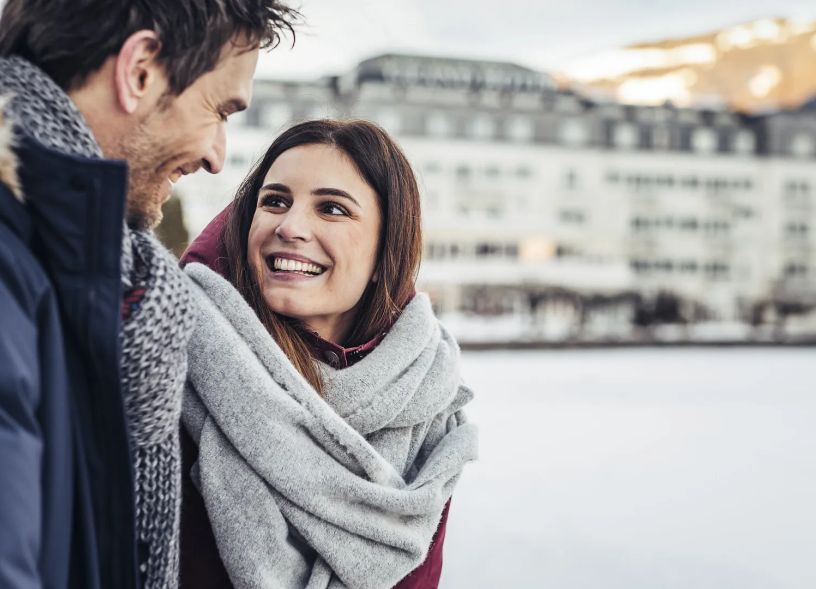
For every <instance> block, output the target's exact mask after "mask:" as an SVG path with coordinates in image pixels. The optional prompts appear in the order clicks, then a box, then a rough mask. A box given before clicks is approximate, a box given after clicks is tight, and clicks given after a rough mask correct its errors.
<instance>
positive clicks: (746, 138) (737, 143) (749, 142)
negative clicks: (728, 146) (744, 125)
mask: <svg viewBox="0 0 816 589" xmlns="http://www.w3.org/2000/svg"><path fill="white" fill-rule="evenodd" d="M755 147H756V137H754V134H753V133H752V132H751V131H746V130H742V131H738V132H737V134H736V135H735V136H734V152H735V153H738V154H740V155H747V154H750V153H753V151H754V148H755Z"/></svg>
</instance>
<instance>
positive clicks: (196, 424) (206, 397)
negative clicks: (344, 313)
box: [182, 264, 477, 589]
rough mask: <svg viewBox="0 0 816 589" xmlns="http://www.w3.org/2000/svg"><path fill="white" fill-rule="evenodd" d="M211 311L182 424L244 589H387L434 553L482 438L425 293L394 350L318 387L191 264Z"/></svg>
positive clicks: (199, 330) (202, 322)
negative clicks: (443, 519) (445, 512)
mask: <svg viewBox="0 0 816 589" xmlns="http://www.w3.org/2000/svg"><path fill="white" fill-rule="evenodd" d="M185 272H187V273H188V274H189V275H190V276H191V277H192V278H193V280H194V282H195V283H196V286H195V287H194V288H193V293H194V296H195V297H196V299H197V301H198V307H199V310H200V313H201V315H200V318H199V321H198V324H197V326H196V329H195V331H194V333H193V337H192V339H191V341H190V373H189V386H188V387H187V389H186V391H185V396H184V408H183V412H182V419H183V422H184V425H185V427H186V428H187V430H188V431H189V432H190V434H191V437H192V438H193V440H194V441H195V442H196V443H197V444H198V446H199V454H198V462H197V463H196V465H195V466H194V467H193V471H192V477H193V481H194V482H196V484H197V485H198V487H199V489H200V492H201V495H202V497H203V499H204V502H205V504H206V507H207V512H208V515H209V517H210V521H211V523H212V529H213V533H214V535H215V539H216V543H217V545H218V551H219V553H220V556H221V559H222V562H223V563H224V566H225V568H226V570H227V572H228V574H229V576H230V580H231V581H232V583H233V584H234V586H235V587H236V588H237V589H243V588H246V589H249V588H252V589H273V588H274V589H302V588H303V587H306V588H307V589H326V588H332V589H339V588H342V587H354V588H359V589H367V588H371V589H375V588H376V589H382V588H385V587H393V586H394V584H395V583H397V582H398V581H399V580H400V579H402V578H404V577H405V576H406V575H407V574H408V573H410V572H411V571H412V570H413V569H414V568H416V567H417V566H418V565H419V564H421V563H422V561H423V560H424V558H425V555H426V553H427V551H428V548H429V546H430V544H431V540H432V538H433V534H434V532H435V531H436V529H437V525H438V523H439V518H440V515H441V513H442V509H443V507H444V505H445V503H446V502H447V500H448V499H449V498H450V496H451V493H452V491H453V488H454V485H455V484H456V482H457V481H458V479H459V476H460V474H461V472H462V469H463V467H464V465H465V463H467V462H468V461H470V460H473V459H475V458H476V454H477V433H476V429H475V427H474V426H473V425H472V424H470V423H467V420H466V419H465V415H464V413H463V412H462V407H463V406H464V405H466V404H467V403H468V402H469V401H470V400H471V398H472V396H473V394H472V393H471V391H470V390H469V389H468V388H467V387H465V386H464V385H462V384H461V377H460V371H459V348H458V346H457V345H456V342H455V341H454V340H453V338H452V337H451V336H450V335H449V334H448V333H447V331H446V330H445V329H444V328H443V327H442V326H441V325H440V324H439V322H438V321H437V320H436V318H435V317H434V315H433V311H432V310H431V305H430V301H429V300H428V298H427V296H425V295H421V294H420V295H417V296H416V297H415V298H414V300H412V301H411V303H409V304H408V306H407V307H406V308H405V310H404V311H403V313H402V314H401V315H400V317H399V319H398V320H397V321H396V323H395V324H394V326H393V327H392V328H391V330H390V331H389V332H388V334H387V335H386V336H385V338H384V339H383V340H382V342H380V344H379V345H378V346H377V347H376V348H375V349H374V350H373V351H372V352H371V353H370V354H369V355H368V356H366V357H365V358H363V359H362V360H360V361H359V362H357V363H356V364H354V365H353V366H350V367H348V368H345V369H343V370H334V369H332V368H330V367H329V366H327V365H321V369H322V371H323V378H324V383H325V392H324V397H323V398H321V397H320V396H319V395H318V394H317V392H316V391H315V390H314V389H313V388H312V387H311V386H310V385H309V384H308V383H307V382H306V381H305V379H304V378H303V377H302V376H301V375H300V374H299V373H298V372H297V371H296V370H295V369H294V367H293V366H292V364H291V362H290V361H289V359H288V358H287V357H286V355H285V354H284V353H283V352H282V351H281V349H280V348H279V347H278V346H277V344H276V343H275V341H274V340H273V339H272V337H271V336H270V335H269V333H268V332H267V331H266V330H265V329H264V327H263V325H262V324H261V323H260V321H259V320H258V318H257V317H256V315H255V314H254V312H253V311H252V310H251V309H250V307H249V306H248V305H247V303H246V302H245V301H244V300H243V298H242V297H241V295H240V294H239V293H238V291H236V290H235V289H234V288H233V287H232V285H230V284H229V282H227V281H226V280H224V279H223V278H222V277H220V276H219V275H218V274H216V273H215V272H213V271H212V270H210V269H209V268H207V267H206V266H203V265H201V264H188V265H187V267H186V268H185Z"/></svg>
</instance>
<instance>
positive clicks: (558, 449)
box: [441, 348, 816, 589]
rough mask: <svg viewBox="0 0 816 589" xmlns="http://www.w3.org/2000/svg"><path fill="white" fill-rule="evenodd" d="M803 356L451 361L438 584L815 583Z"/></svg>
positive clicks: (714, 588)
mask: <svg viewBox="0 0 816 589" xmlns="http://www.w3.org/2000/svg"><path fill="white" fill-rule="evenodd" d="M814 360H816V350H814V349H806V348H802V349H791V348H787V349H785V348H762V349H760V348H745V349H655V350H643V349H640V350H632V349H628V350H611V351H610V350H588V351H533V352H530V351H524V352H465V354H464V373H465V377H466V380H467V382H468V383H469V384H471V386H472V387H473V388H474V389H475V390H476V392H477V399H476V401H474V402H473V403H472V405H471V407H470V411H469V416H470V417H471V419H472V420H473V421H475V422H477V423H478V424H479V427H480V431H481V459H480V461H479V462H478V463H475V464H472V465H470V466H469V467H468V468H467V469H466V471H465V474H464V476H463V477H462V479H461V481H460V483H459V487H458V488H457V490H456V492H455V493H454V497H453V503H452V507H451V514H450V523H449V528H448V536H447V540H446V546H445V566H444V568H443V576H442V584H441V586H442V588H443V589H459V588H468V589H477V588H484V589H499V588H501V589H504V588H512V589H527V588H546V589H709V588H710V589H812V588H813V587H816V362H815V361H814Z"/></svg>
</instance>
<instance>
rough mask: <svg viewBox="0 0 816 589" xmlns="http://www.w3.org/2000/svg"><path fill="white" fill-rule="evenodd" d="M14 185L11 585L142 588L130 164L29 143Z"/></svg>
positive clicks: (0, 498)
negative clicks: (124, 343)
mask: <svg viewBox="0 0 816 589" xmlns="http://www.w3.org/2000/svg"><path fill="white" fill-rule="evenodd" d="M16 153H17V158H18V161H19V166H20V167H19V176H20V182H21V185H22V192H23V194H24V195H25V204H22V203H20V202H19V201H18V200H17V199H16V198H15V197H14V196H13V195H12V193H11V192H10V190H9V189H8V187H7V186H5V185H3V184H2V183H0V587H2V588H4V589H5V588H15V589H29V588H34V587H47V588H54V589H62V588H65V587H76V588H82V589H97V588H100V589H101V588H106V589H107V588H110V589H135V588H136V587H137V585H138V573H137V571H136V544H135V500H134V485H133V468H132V465H131V457H130V448H129V445H128V438H127V427H126V421H125V413H124V402H123V398H122V390H121V384H120V383H121V381H120V378H119V373H120V368H119V365H120V364H119V360H120V355H121V347H120V342H119V322H120V307H121V280H120V273H121V271H120V257H121V239H122V223H123V218H124V207H125V196H126V190H127V168H126V165H125V164H124V163H122V162H112V161H104V160H89V159H84V158H78V157H71V156H66V155H62V154H59V153H56V152H54V151H52V150H49V149H46V148H45V147H43V146H42V145H40V144H38V143H36V142H35V141H34V140H32V139H27V138H25V139H22V140H21V141H20V142H19V147H18V149H16Z"/></svg>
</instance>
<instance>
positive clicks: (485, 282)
mask: <svg viewBox="0 0 816 589" xmlns="http://www.w3.org/2000/svg"><path fill="white" fill-rule="evenodd" d="M320 117H340V118H364V119H368V120H372V121H374V122H376V123H378V124H380V125H381V126H383V127H384V128H385V129H386V130H387V131H389V132H390V133H391V134H392V135H393V136H394V137H395V138H396V139H397V140H398V141H399V143H400V144H401V145H402V147H403V148H404V150H405V152H406V154H407V155H408V157H409V159H410V161H411V162H412V165H413V166H414V169H415V172H416V174H417V176H418V178H419V181H420V187H421V191H422V198H423V226H424V260H423V264H422V269H421V273H420V287H421V288H422V289H423V290H427V291H428V292H430V293H431V296H432V299H433V300H434V304H435V306H436V308H437V310H438V311H439V312H440V313H441V314H443V315H445V316H447V317H448V318H449V319H450V321H452V322H454V323H455V322H456V321H457V320H458V318H462V317H467V316H473V315H475V316H480V317H491V318H493V320H492V323H491V325H492V327H490V333H491V335H492V336H494V337H498V338H503V337H513V338H518V337H522V338H524V337H527V338H532V339H538V338H545V339H547V338H556V339H563V338H569V337H581V336H587V337H593V336H597V337H617V336H618V335H620V336H622V337H623V336H625V334H626V333H627V332H629V331H631V326H632V324H633V323H635V324H637V323H638V322H639V321H640V322H641V323H643V322H644V319H643V317H644V309H646V311H647V312H646V314H647V315H648V308H649V305H651V306H652V310H653V311H654V306H655V301H657V300H658V299H659V298H660V297H661V296H662V297H663V298H664V299H665V298H666V296H670V297H672V298H673V299H674V303H673V304H672V305H669V306H668V307H666V308H672V309H674V310H673V311H672V312H671V313H670V314H672V313H673V314H674V315H676V317H674V319H675V320H677V321H683V322H694V321H702V320H706V321H712V320H713V321H719V322H743V323H751V322H753V323H762V322H768V321H774V320H775V317H776V316H777V315H778V314H779V313H780V312H783V313H784V311H785V309H787V310H788V311H790V310H791V309H794V310H797V311H801V312H806V311H807V310H808V309H811V308H812V307H813V306H816V300H815V299H816V297H815V295H814V293H816V235H814V227H815V226H816V200H815V199H816V192H815V191H816V113H814V112H813V109H812V108H810V107H805V108H803V109H802V110H800V111H797V112H780V113H773V114H769V115H767V116H761V117H747V116H741V115H739V114H737V113H732V112H728V111H726V110H719V111H717V110H697V109H688V108H686V109H680V108H674V107H672V106H671V105H665V106H661V107H635V106H627V105H621V104H615V103H598V102H594V101H590V100H588V99H585V98H583V97H581V96H579V95H577V94H575V93H573V92H571V91H569V90H567V89H562V88H559V87H558V86H557V84H556V83H555V82H554V81H553V79H552V78H550V77H549V76H547V75H546V74H543V73H540V72H536V71H533V70H530V69H526V68H523V67H520V66H517V65H514V64H508V63H496V62H485V61H473V60H457V59H447V58H435V57H422V56H410V55H383V56H380V57H376V58H373V59H369V60H366V61H364V62H362V63H360V64H359V65H358V66H357V67H356V68H355V69H354V70H353V71H351V72H348V73H346V74H344V75H339V76H335V77H328V78H325V79H322V80H318V81H314V82H309V83H305V82H287V81H272V80H263V81H258V82H256V85H255V94H254V102H253V105H252V107H251V109H250V110H249V111H248V112H246V113H245V114H243V115H241V118H240V119H238V120H236V121H235V122H230V125H231V127H230V133H229V141H230V144H229V146H228V154H229V157H228V162H227V165H226V167H225V170H224V172H223V173H222V174H221V175H219V176H215V177H209V176H201V175H195V176H192V177H190V178H186V179H185V180H183V183H182V184H181V185H180V187H181V194H182V199H183V202H184V206H185V214H186V218H187V222H188V226H189V228H190V230H191V233H192V234H196V233H198V231H200V230H201V229H202V228H203V226H204V225H205V224H206V222H207V221H208V220H209V219H210V218H212V216H214V214H215V213H216V212H218V210H220V209H221V208H222V207H223V206H224V205H225V204H226V203H227V202H228V201H229V199H230V198H231V195H232V194H233V193H234V190H235V188H236V187H237V185H238V184H239V183H240V181H241V179H242V178H243V176H244V175H245V174H246V172H247V170H248V169H249V167H250V165H251V164H252V162H254V161H255V160H256V159H257V158H258V157H259V156H260V155H261V154H262V153H263V150H264V149H265V148H266V147H267V146H268V145H269V144H270V143H271V141H272V140H273V138H274V137H275V135H276V134H277V133H278V132H280V130H282V129H284V128H286V127H287V126H289V125H291V124H293V123H295V122H297V121H301V120H306V119H310V118H320ZM658 306H659V305H658ZM664 306H665V305H664ZM638 316H640V318H639V317H638ZM669 319H670V320H671V318H669ZM645 321H646V323H648V319H647V320H645ZM463 329H464V328H463ZM479 337H482V336H479V335H478V333H476V332H474V338H479Z"/></svg>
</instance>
